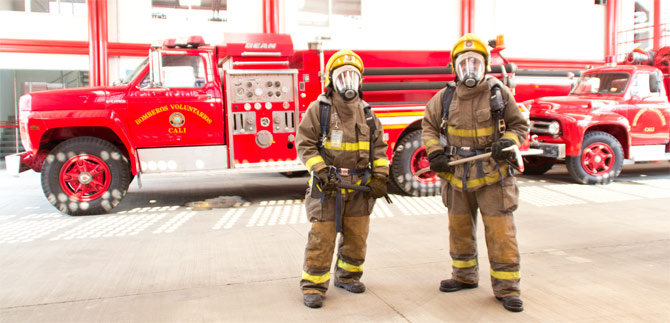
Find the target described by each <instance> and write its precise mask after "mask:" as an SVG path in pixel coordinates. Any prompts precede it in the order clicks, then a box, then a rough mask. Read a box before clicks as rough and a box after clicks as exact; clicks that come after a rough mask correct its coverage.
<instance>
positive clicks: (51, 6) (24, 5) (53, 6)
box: [0, 0, 88, 16]
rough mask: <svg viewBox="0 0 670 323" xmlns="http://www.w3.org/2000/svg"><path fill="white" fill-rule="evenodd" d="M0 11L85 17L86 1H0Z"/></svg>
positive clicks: (86, 11)
mask: <svg viewBox="0 0 670 323" xmlns="http://www.w3.org/2000/svg"><path fill="white" fill-rule="evenodd" d="M0 10H10V11H25V12H43V13H51V14H61V15H75V16H86V15H87V13H88V7H87V6H86V0H8V1H0Z"/></svg>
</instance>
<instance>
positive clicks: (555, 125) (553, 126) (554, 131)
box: [547, 121, 561, 135]
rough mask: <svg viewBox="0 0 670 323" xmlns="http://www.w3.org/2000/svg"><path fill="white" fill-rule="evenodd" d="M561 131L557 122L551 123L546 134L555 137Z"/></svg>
mask: <svg viewBox="0 0 670 323" xmlns="http://www.w3.org/2000/svg"><path fill="white" fill-rule="evenodd" d="M560 131H561V124H560V123H558V121H552V122H550V123H549V125H548V126H547V132H548V133H549V134H550V135H557V134H558V133H559V132H560Z"/></svg>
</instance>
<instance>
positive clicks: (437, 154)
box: [428, 150, 454, 173]
mask: <svg viewBox="0 0 670 323" xmlns="http://www.w3.org/2000/svg"><path fill="white" fill-rule="evenodd" d="M428 162H429V163H430V170H432V171H434V172H451V173H453V172H454V166H449V157H447V155H445V154H444V151H443V150H436V151H434V152H432V153H430V155H428Z"/></svg>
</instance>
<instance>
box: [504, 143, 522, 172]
mask: <svg viewBox="0 0 670 323" xmlns="http://www.w3.org/2000/svg"><path fill="white" fill-rule="evenodd" d="M503 150H504V151H510V150H511V151H513V152H514V157H513V158H511V159H513V160H508V162H509V163H510V165H512V167H514V169H516V170H518V171H519V172H521V173H523V170H524V169H525V168H524V166H523V156H521V151H520V150H519V147H517V145H512V146H509V147H507V148H505V149H503Z"/></svg>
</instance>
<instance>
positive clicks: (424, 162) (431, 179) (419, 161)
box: [410, 146, 438, 184]
mask: <svg viewBox="0 0 670 323" xmlns="http://www.w3.org/2000/svg"><path fill="white" fill-rule="evenodd" d="M410 163H411V164H410V170H411V171H412V176H414V179H416V180H417V181H419V183H423V184H433V183H435V182H437V180H438V178H437V173H435V172H433V171H429V172H425V173H423V174H421V175H419V176H416V175H414V174H415V173H416V172H417V171H419V170H420V169H424V168H427V167H430V163H428V156H427V155H426V147H423V146H422V147H419V149H417V150H416V151H415V152H414V154H412V159H411V161H410Z"/></svg>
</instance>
